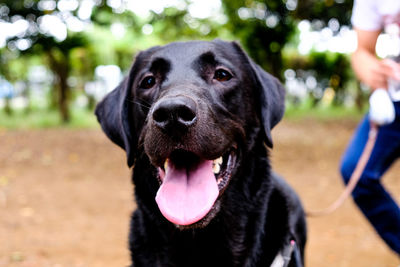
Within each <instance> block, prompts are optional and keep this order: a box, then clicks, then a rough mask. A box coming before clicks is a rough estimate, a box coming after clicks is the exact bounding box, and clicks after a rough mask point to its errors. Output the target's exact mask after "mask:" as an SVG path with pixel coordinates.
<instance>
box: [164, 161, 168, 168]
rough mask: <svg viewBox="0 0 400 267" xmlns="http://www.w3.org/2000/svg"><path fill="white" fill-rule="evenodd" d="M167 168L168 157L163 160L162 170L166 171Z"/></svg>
mask: <svg viewBox="0 0 400 267" xmlns="http://www.w3.org/2000/svg"><path fill="white" fill-rule="evenodd" d="M167 168H168V159H166V160H165V162H164V171H167Z"/></svg>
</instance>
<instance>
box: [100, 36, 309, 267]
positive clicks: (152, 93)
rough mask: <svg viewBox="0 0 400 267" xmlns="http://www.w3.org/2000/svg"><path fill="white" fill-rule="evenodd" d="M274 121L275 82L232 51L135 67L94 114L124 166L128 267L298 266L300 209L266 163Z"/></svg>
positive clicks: (190, 51) (213, 45) (143, 60)
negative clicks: (131, 194) (123, 156)
mask: <svg viewBox="0 0 400 267" xmlns="http://www.w3.org/2000/svg"><path fill="white" fill-rule="evenodd" d="M283 113H284V89H283V88H282V86H281V85H280V83H279V82H278V80H277V79H275V78H273V77H272V76H271V75H269V74H268V73H266V72H265V71H263V70H262V69H261V68H260V67H259V66H258V65H256V64H255V63H254V62H253V61H251V60H250V59H249V58H248V57H247V56H246V54H245V53H244V52H243V50H242V49H241V48H240V47H239V45H238V44H236V43H235V42H233V43H229V42H224V41H219V40H216V41H213V42H200V41H194V42H187V43H172V44H169V45H166V46H163V47H154V48H151V49H149V50H147V51H144V52H141V53H140V54H139V55H138V56H137V57H136V60H135V62H134V64H133V66H132V68H131V70H130V73H129V75H128V77H127V78H126V79H125V80H124V81H123V82H122V83H121V84H120V85H119V86H118V87H117V88H116V89H115V90H113V91H112V92H111V93H109V94H108V95H107V96H106V97H105V99H104V100H103V101H102V102H101V103H100V104H99V105H98V106H97V109H96V115H97V117H98V120H99V122H100V124H101V126H102V128H103V130H104V132H105V133H106V134H107V136H108V137H109V138H110V139H111V140H112V141H113V142H115V143H116V144H117V145H119V146H120V147H122V148H123V149H125V151H126V153H127V158H128V165H129V166H134V169H133V182H134V184H135V194H136V201H137V206H138V208H137V210H136V211H135V212H134V214H133V216H132V221H131V233H130V250H131V256H132V261H133V266H135V267H140V266H144V267H153V266H159V267H165V266H168V267H174V266H180V267H196V266H201V267H212V266H219V267H229V266H241V267H242V266H260V267H267V266H270V265H271V263H272V262H274V264H277V265H276V266H278V265H279V264H278V263H279V261H282V263H281V264H280V265H279V266H286V265H285V261H284V260H282V259H283V258H285V256H289V257H290V256H291V260H290V263H289V266H302V265H303V252H304V246H305V242H306V224H305V219H304V212H303V209H302V207H301V204H300V201H299V199H298V197H297V196H296V194H295V193H294V192H293V191H292V190H291V189H290V187H289V186H288V185H286V184H285V183H284V182H283V180H281V179H280V178H278V177H277V176H276V175H275V174H273V173H272V172H271V170H270V165H269V161H268V151H267V150H268V149H267V146H269V147H272V140H271V129H272V127H274V126H275V124H277V123H278V122H279V120H280V119H281V117H282V116H283ZM264 144H266V145H267V146H265V145H264Z"/></svg>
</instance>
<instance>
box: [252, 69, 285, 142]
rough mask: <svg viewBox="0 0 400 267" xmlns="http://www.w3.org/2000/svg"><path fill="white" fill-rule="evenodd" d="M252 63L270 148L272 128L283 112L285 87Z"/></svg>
mask: <svg viewBox="0 0 400 267" xmlns="http://www.w3.org/2000/svg"><path fill="white" fill-rule="evenodd" d="M251 63H252V68H253V71H254V73H255V75H256V77H257V80H258V83H259V89H260V90H259V92H258V94H259V96H260V106H261V107H260V108H261V118H262V122H263V126H264V131H265V135H266V143H267V145H268V146H269V147H271V148H272V146H273V143H272V136H271V130H272V128H273V127H274V126H275V125H276V124H278V122H279V121H280V120H281V119H282V117H283V115H284V113H285V88H284V87H283V86H282V84H281V82H280V81H279V80H278V79H277V78H275V77H274V76H272V75H271V74H269V73H267V72H266V71H264V70H263V69H262V68H261V67H260V66H259V65H257V64H256V63H254V62H251Z"/></svg>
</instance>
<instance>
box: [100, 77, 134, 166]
mask: <svg viewBox="0 0 400 267" xmlns="http://www.w3.org/2000/svg"><path fill="white" fill-rule="evenodd" d="M129 80H130V79H129V77H128V78H125V79H124V80H123V81H122V82H121V84H120V85H118V86H117V88H115V89H114V90H113V91H111V92H110V93H109V94H107V95H106V96H105V97H104V99H103V100H102V101H101V102H100V103H99V104H97V106H96V111H95V114H96V116H97V120H98V121H99V123H100V125H101V128H102V129H103V131H104V133H105V134H106V135H107V137H108V138H110V139H111V141H113V142H114V143H115V144H117V145H118V146H120V147H121V148H123V149H124V150H125V151H126V155H127V163H128V166H129V167H131V166H132V165H133V162H134V158H135V157H134V155H133V154H134V150H135V147H136V144H135V143H134V140H133V139H132V136H131V133H132V130H133V129H132V127H133V123H130V121H129V119H128V116H129V109H130V104H129V102H128V101H126V97H127V94H128V91H129V88H130V83H129ZM131 111H132V110H131Z"/></svg>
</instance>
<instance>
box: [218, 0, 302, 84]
mask: <svg viewBox="0 0 400 267" xmlns="http://www.w3.org/2000/svg"><path fill="white" fill-rule="evenodd" d="M222 4H223V8H224V10H225V14H226V15H227V17H228V19H229V22H228V23H227V25H226V26H227V27H228V28H229V30H230V31H231V32H232V33H233V34H234V35H235V36H237V37H238V38H239V39H240V40H241V43H242V44H243V45H244V46H245V48H246V49H247V51H248V52H249V54H250V56H251V57H252V58H253V59H254V60H255V61H257V63H259V64H260V65H261V66H262V67H264V68H265V69H266V70H268V71H269V72H271V73H272V74H273V75H275V76H277V77H281V78H282V69H283V65H282V48H283V47H284V45H285V44H286V43H287V42H288V41H289V40H290V38H291V37H292V35H293V34H294V33H295V30H296V23H295V20H294V18H293V16H292V13H293V10H294V8H295V6H293V7H291V6H290V5H287V4H286V3H285V1H281V0H262V1H256V0H222Z"/></svg>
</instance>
